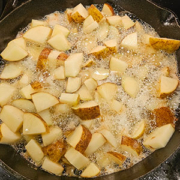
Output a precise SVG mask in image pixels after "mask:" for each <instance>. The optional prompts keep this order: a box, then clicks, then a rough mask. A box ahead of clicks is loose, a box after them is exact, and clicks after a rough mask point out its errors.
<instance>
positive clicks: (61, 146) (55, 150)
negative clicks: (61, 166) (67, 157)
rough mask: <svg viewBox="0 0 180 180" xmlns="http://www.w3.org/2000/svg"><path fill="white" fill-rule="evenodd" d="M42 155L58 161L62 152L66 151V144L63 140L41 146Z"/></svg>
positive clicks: (62, 154)
mask: <svg viewBox="0 0 180 180" xmlns="http://www.w3.org/2000/svg"><path fill="white" fill-rule="evenodd" d="M42 150H43V152H44V155H46V156H48V157H49V159H50V160H51V161H53V162H59V160H60V159H61V157H62V156H64V153H65V152H66V144H65V143H64V141H62V140H61V141H60V140H59V141H56V142H55V143H53V144H50V145H48V146H45V147H43V148H42Z"/></svg>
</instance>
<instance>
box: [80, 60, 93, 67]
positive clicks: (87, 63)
mask: <svg viewBox="0 0 180 180" xmlns="http://www.w3.org/2000/svg"><path fill="white" fill-rule="evenodd" d="M93 64H95V61H93V60H92V59H89V60H88V61H86V62H85V63H84V65H83V67H91V66H92V65H93Z"/></svg>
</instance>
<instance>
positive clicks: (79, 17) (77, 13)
mask: <svg viewBox="0 0 180 180" xmlns="http://www.w3.org/2000/svg"><path fill="white" fill-rule="evenodd" d="M87 16H88V12H87V10H86V9H85V7H84V6H83V5H82V4H81V3H80V4H78V5H77V6H76V7H75V8H74V9H73V12H72V13H71V17H72V19H73V20H74V21H75V22H76V23H82V22H83V21H84V20H85V19H86V17H87Z"/></svg>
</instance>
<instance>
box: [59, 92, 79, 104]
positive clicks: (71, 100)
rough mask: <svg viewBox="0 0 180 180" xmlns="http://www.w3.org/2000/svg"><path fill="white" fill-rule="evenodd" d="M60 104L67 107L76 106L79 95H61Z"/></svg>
mask: <svg viewBox="0 0 180 180" xmlns="http://www.w3.org/2000/svg"><path fill="white" fill-rule="evenodd" d="M60 102H61V103H65V104H69V105H77V104H78V103H79V94H69V93H62V94H61V97H60Z"/></svg>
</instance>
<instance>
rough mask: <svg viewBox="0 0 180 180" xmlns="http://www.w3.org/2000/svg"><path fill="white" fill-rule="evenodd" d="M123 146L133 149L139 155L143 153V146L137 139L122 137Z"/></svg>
mask: <svg viewBox="0 0 180 180" xmlns="http://www.w3.org/2000/svg"><path fill="white" fill-rule="evenodd" d="M121 144H122V145H126V146H129V147H131V148H132V149H134V150H135V151H136V152H137V154H138V155H139V154H140V153H141V152H142V146H141V144H140V143H139V142H138V141H137V140H136V139H132V138H130V137H127V136H122V140H121Z"/></svg>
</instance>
